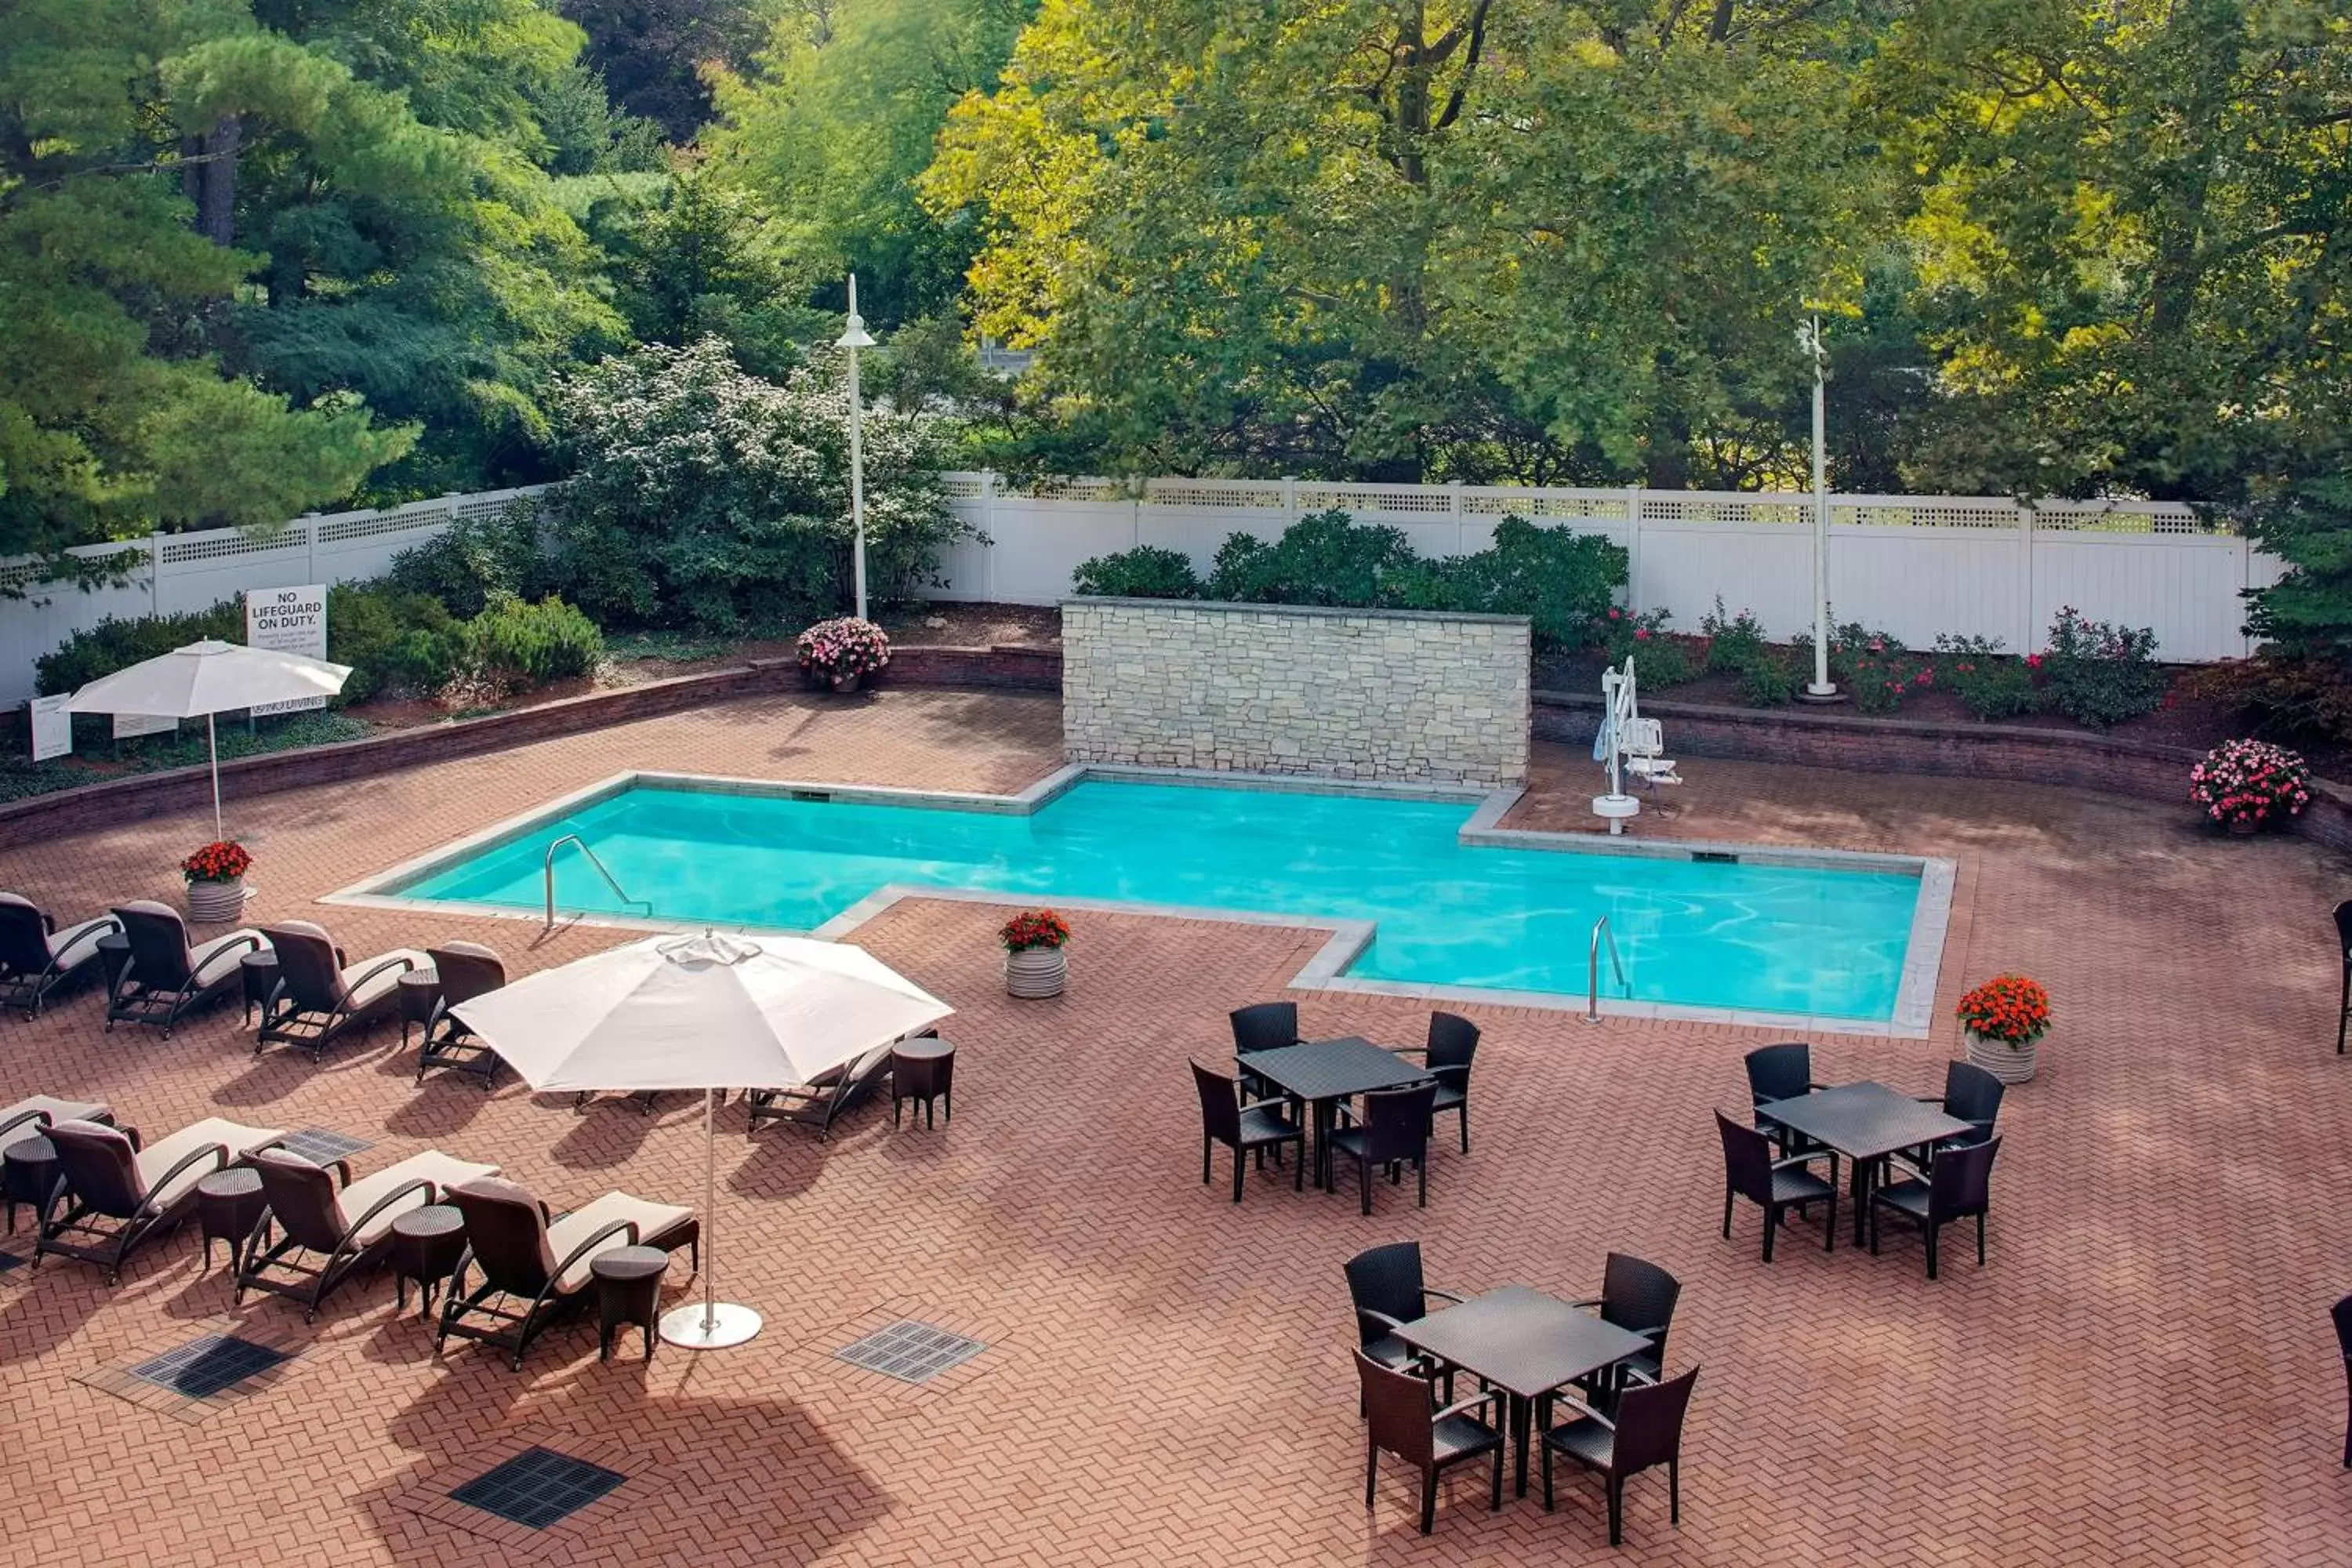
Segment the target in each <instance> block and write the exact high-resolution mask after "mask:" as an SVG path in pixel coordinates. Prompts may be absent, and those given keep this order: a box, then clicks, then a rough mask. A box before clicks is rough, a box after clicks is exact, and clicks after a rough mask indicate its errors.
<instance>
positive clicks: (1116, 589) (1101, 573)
mask: <svg viewBox="0 0 2352 1568" xmlns="http://www.w3.org/2000/svg"><path fill="white" fill-rule="evenodd" d="M1070 581H1071V587H1072V588H1073V589H1074V590H1075V591H1076V592H1077V593H1080V594H1085V595H1091V596H1095V597H1100V598H1106V599H1197V598H1199V597H1200V596H1201V579H1200V577H1199V576H1198V575H1197V574H1195V573H1194V572H1193V570H1192V559H1191V558H1190V557H1189V556H1187V555H1186V554H1185V553H1184V552H1182V551H1181V550H1170V549H1167V548H1165V547H1163V546H1161V545H1157V544H1139V545H1138V546H1136V547H1135V548H1134V549H1133V550H1120V551H1115V552H1112V553H1110V554H1108V555H1097V556H1096V557H1095V558H1094V559H1092V560H1091V561H1082V562H1080V563H1078V569H1077V571H1076V572H1075V573H1073V574H1071V580H1070Z"/></svg>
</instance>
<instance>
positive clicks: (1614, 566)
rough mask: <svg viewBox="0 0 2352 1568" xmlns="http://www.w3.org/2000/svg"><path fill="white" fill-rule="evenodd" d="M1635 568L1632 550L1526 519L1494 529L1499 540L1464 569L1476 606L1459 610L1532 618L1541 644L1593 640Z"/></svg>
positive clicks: (1468, 561) (1506, 521)
mask: <svg viewBox="0 0 2352 1568" xmlns="http://www.w3.org/2000/svg"><path fill="white" fill-rule="evenodd" d="M1629 562H1630V557H1629V556H1628V555H1627V554H1626V552H1625V547H1624V546H1623V545H1622V544H1618V543H1616V542H1613V541H1611V540H1607V539H1603V538H1601V536H1600V535H1598V534H1589V533H1577V532H1574V531H1571V530H1569V529H1566V528H1538V527H1537V526H1536V525H1535V524H1534V523H1532V522H1529V521H1528V520H1527V519H1525V518H1523V517H1506V518H1505V519H1503V521H1500V522H1498V523H1496V525H1495V542H1494V543H1493V544H1492V545H1491V546H1490V547H1488V548H1487V549H1486V550H1484V551H1481V552H1479V553H1477V554H1475V555H1472V556H1469V557H1466V558H1465V560H1463V561H1462V562H1461V563H1459V564H1461V565H1463V566H1464V567H1465V568H1466V569H1467V570H1468V571H1469V572H1470V573H1471V574H1472V581H1473V583H1474V584H1475V591H1474V594H1473V595H1472V598H1471V602H1469V603H1467V604H1464V605H1459V606H1457V607H1459V608H1462V609H1469V610H1483V611H1486V612H1487V613H1489V614H1492V615H1503V616H1528V618H1529V619H1530V620H1531V621H1532V622H1533V623H1534V630H1535V635H1536V637H1537V639H1538V641H1541V642H1547V643H1551V644H1555V645H1558V646H1559V647H1581V646H1582V645H1583V644H1585V643H1587V642H1590V641H1591V639H1592V637H1593V636H1594V635H1595V633H1596V631H1597V630H1598V628H1599V626H1600V625H1601V621H1602V620H1603V619H1604V618H1605V617H1606V616H1607V614H1608V611H1609V607H1610V605H1611V604H1612V601H1613V600H1614V599H1615V597H1616V595H1617V590H1618V589H1620V588H1622V587H1623V586H1624V585H1625V574H1626V570H1627V567H1628V564H1629Z"/></svg>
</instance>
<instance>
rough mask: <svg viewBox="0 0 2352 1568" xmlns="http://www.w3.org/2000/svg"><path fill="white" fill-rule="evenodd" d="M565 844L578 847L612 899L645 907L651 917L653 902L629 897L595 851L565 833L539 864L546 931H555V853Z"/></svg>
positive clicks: (576, 837)
mask: <svg viewBox="0 0 2352 1568" xmlns="http://www.w3.org/2000/svg"><path fill="white" fill-rule="evenodd" d="M567 844H577V845H578V846H580V853H582V854H583V855H585V856H587V857H588V864H590V865H591V866H593V867H595V868H596V875H598V876H600V877H602V878H604V886H606V887H608V888H610V889H613V896H614V898H616V899H618V900H621V902H623V903H625V904H643V905H645V907H646V917H647V918H648V919H650V918H651V917H652V915H653V912H654V901H653V900H651V899H633V898H631V897H629V894H628V890H627V889H625V888H623V887H622V886H621V884H620V883H618V882H616V881H614V879H613V873H612V872H610V871H608V870H606V869H605V868H604V862H603V861H602V860H599V859H597V858H596V851H594V850H593V849H591V848H589V847H588V841H587V840H586V839H584V838H583V837H580V835H578V834H577V833H567V834H565V835H564V836H563V837H561V838H559V839H557V840H556V841H555V842H554V843H552V844H551V845H549V846H548V847H547V858H545V859H544V860H542V861H541V862H540V874H541V877H542V878H543V879H545V881H546V883H547V929H548V930H549V931H553V930H554V929H555V852H556V851H557V850H559V849H561V848H562V847H564V846H565V845H567Z"/></svg>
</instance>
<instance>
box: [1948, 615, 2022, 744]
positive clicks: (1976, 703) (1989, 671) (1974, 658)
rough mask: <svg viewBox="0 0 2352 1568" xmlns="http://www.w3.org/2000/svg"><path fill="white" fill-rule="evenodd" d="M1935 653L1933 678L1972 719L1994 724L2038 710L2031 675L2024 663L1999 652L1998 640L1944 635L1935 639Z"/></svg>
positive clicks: (1996, 638)
mask: <svg viewBox="0 0 2352 1568" xmlns="http://www.w3.org/2000/svg"><path fill="white" fill-rule="evenodd" d="M1936 653H1937V670H1938V675H1937V679H1939V680H1941V681H1942V682H1943V683H1944V684H1945V685H1946V686H1948V687H1949V688H1950V689H1951V691H1952V694H1953V695H1954V696H1956V697H1958V699H1959V700H1960V704H1961V706H1962V707H1964V708H1966V709H1967V710H1969V712H1970V713H1971V714H1973V715H1974V716H1975V717H1977V718H1979V719H1982V720H1984V721H1987V722H1995V721H2000V720H2002V719H2014V718H2016V717H2017V716H2018V715H2019V714H2021V713H2032V712H2035V711H2038V710H2040V709H2041V707H2042V693H2041V692H2040V691H2039V690H2038V689H2035V687H2034V684H2033V672H2032V670H2031V669H2028V668H2026V666H2025V661H2024V660H2022V659H2020V658H2014V657H2012V656H2011V655H2008V654H2004V653H2003V652H2001V641H2000V638H1999V637H1956V636H1952V635H1949V634H1947V635H1946V636H1943V637H1937V639H1936Z"/></svg>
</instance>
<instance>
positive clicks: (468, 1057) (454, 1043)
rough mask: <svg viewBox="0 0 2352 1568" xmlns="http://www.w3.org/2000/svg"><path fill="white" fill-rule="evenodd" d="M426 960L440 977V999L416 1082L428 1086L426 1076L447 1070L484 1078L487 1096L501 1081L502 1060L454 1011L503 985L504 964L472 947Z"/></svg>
mask: <svg viewBox="0 0 2352 1568" xmlns="http://www.w3.org/2000/svg"><path fill="white" fill-rule="evenodd" d="M425 957H426V958H428V959H430V960H431V961H432V963H433V973H436V974H437V975H439V976H440V979H441V999H440V1000H439V1001H437V1002H436V1003H434V1004H433V1016H431V1017H430V1018H428V1019H426V1020H425V1043H424V1045H423V1046H421V1047H418V1049H417V1052H416V1081H417V1082H419V1083H423V1082H424V1081H425V1073H426V1072H427V1071H429V1070H430V1069H432V1068H448V1069H449V1070H450V1071H451V1072H462V1073H471V1074H472V1075H473V1076H474V1077H476V1078H478V1079H481V1080H482V1092H483V1093H485V1094H488V1092H489V1090H490V1086H491V1084H492V1082H493V1081H494V1080H495V1079H497V1078H498V1076H499V1055H498V1053H497V1052H496V1051H494V1050H492V1049H490V1047H488V1045H486V1044H485V1043H483V1041H482V1039H481V1038H480V1037H478V1036H477V1035H476V1034H475V1033H474V1031H473V1030H471V1029H469V1028H467V1027H466V1024H465V1020H464V1019H462V1018H459V1017H458V1016H457V1015H456V1014H454V1013H452V1012H450V1011H449V1009H450V1008H452V1007H455V1006H456V1005H457V1004H459V1003H460V1002H470V1001H472V1000H473V999H474V998H475V997H477V996H479V995H481V994H484V993H485V992H490V991H496V990H497V989H498V988H499V987H500V986H501V985H504V984H506V983H507V966H506V963H505V961H504V960H502V959H500V958H499V955H498V954H497V953H495V952H491V951H490V950H489V949H488V948H487V947H484V946H482V945H481V944H480V943H479V942H451V943H450V944H449V945H448V946H446V947H428V948H426V949H425Z"/></svg>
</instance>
